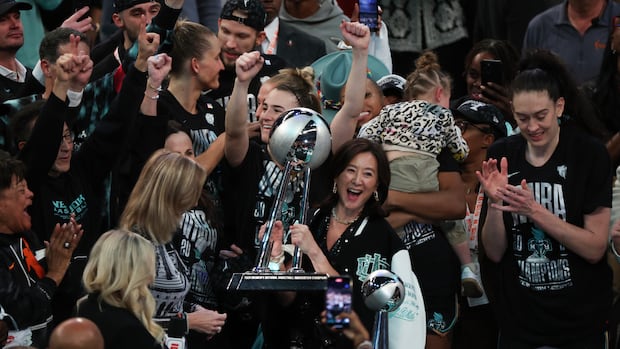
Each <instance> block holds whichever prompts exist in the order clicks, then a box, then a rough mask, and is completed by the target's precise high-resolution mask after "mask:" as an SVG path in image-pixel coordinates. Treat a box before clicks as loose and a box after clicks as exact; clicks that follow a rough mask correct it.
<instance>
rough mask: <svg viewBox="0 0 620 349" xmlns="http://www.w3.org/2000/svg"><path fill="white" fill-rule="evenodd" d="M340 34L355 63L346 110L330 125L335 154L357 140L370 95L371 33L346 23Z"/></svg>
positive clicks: (356, 24)
mask: <svg viewBox="0 0 620 349" xmlns="http://www.w3.org/2000/svg"><path fill="white" fill-rule="evenodd" d="M340 31H341V32H342V36H343V37H344V39H345V40H346V41H347V42H348V43H349V44H350V45H351V46H352V47H353V49H352V54H353V61H352V63H351V71H350V72H349V77H348V78H347V85H346V93H345V96H344V103H343V104H342V108H341V109H340V110H339V111H338V113H336V116H335V117H334V120H332V123H331V125H330V129H331V131H332V152H334V153H335V152H336V151H337V150H338V149H339V148H340V146H342V144H343V143H344V142H346V141H348V140H350V139H352V138H353V137H354V136H355V128H356V126H357V119H358V117H359V115H360V113H361V112H362V108H363V105H364V95H365V94H366V79H367V76H366V70H367V67H368V44H369V43H370V30H368V27H367V26H365V25H364V24H361V23H359V22H342V23H341V24H340Z"/></svg>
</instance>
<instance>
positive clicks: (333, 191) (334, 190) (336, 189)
mask: <svg viewBox="0 0 620 349" xmlns="http://www.w3.org/2000/svg"><path fill="white" fill-rule="evenodd" d="M337 192H338V187H337V186H336V182H334V186H333V187H332V193H334V194H336V193H337Z"/></svg>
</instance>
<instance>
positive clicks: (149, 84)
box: [146, 83, 162, 92]
mask: <svg viewBox="0 0 620 349" xmlns="http://www.w3.org/2000/svg"><path fill="white" fill-rule="evenodd" d="M146 85H147V86H148V88H150V89H151V90H153V91H157V92H161V90H162V88H161V85H159V86H158V87H153V85H151V83H148V84H146Z"/></svg>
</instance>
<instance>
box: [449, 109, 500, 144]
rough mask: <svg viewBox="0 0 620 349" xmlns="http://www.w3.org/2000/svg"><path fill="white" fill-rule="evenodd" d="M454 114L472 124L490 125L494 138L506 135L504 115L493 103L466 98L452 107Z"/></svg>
mask: <svg viewBox="0 0 620 349" xmlns="http://www.w3.org/2000/svg"><path fill="white" fill-rule="evenodd" d="M452 113H453V114H454V116H460V117H462V118H463V119H465V120H466V121H469V122H471V123H472V124H487V125H489V126H491V129H492V130H493V134H495V137H496V138H500V137H506V134H507V131H506V122H505V121H504V115H503V114H502V112H501V111H500V110H499V109H497V107H496V106H494V105H493V104H486V103H483V102H480V101H477V100H473V99H470V100H467V101H465V102H463V103H462V104H461V105H459V106H458V107H457V108H456V109H452Z"/></svg>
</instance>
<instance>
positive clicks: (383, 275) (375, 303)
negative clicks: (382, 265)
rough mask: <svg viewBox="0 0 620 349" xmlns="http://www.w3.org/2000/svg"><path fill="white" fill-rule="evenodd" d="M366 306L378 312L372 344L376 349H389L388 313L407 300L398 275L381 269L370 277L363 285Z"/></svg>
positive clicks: (403, 286)
mask: <svg viewBox="0 0 620 349" xmlns="http://www.w3.org/2000/svg"><path fill="white" fill-rule="evenodd" d="M362 296H363V297H364V304H366V306H367V307H368V308H369V309H371V310H374V311H376V312H377V313H376V315H375V324H374V326H373V334H372V344H373V348H375V349H388V348H389V338H388V313H389V312H391V311H394V310H396V309H398V307H400V305H401V304H403V301H404V300H405V285H404V284H403V281H402V280H401V279H400V277H398V275H396V274H394V273H392V272H391V271H389V270H385V269H379V270H375V271H373V272H372V273H370V274H369V275H368V277H367V278H366V280H365V281H364V282H363V283H362Z"/></svg>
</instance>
